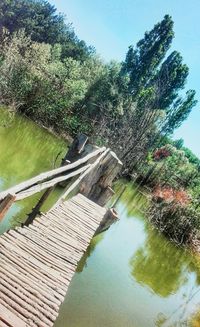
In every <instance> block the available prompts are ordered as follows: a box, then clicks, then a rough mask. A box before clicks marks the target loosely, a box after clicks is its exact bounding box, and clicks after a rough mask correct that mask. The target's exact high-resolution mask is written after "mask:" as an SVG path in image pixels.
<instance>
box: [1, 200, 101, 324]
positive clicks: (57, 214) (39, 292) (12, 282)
mask: <svg viewBox="0 0 200 327" xmlns="http://www.w3.org/2000/svg"><path fill="white" fill-rule="evenodd" d="M106 212H107V210H106V209H105V208H102V207H100V206H99V205H97V204H95V203H93V202H92V201H90V200H88V199H87V198H85V197H84V196H83V195H81V194H78V195H76V196H75V197H74V198H72V199H71V200H69V201H66V202H61V203H60V204H59V205H57V206H56V207H55V208H54V209H52V210H50V211H49V212H48V213H46V214H42V215H41V216H40V217H37V218H36V220H35V221H34V222H33V224H31V225H30V226H29V227H24V228H21V227H19V228H16V229H15V230H11V231H9V232H8V233H5V234H3V235H2V236H0V327H1V326H2V327H4V326H9V327H25V326H26V327H37V326H38V327H51V326H53V324H54V322H55V320H56V317H57V315H58V311H59V307H60V304H61V303H62V302H63V300H64V297H65V294H66V292H67V289H68V286H69V283H70V281H71V278H72V276H73V274H74V272H75V270H76V267H77V264H78V262H79V260H80V258H81V257H82V255H83V253H84V252H85V251H86V249H87V246H88V245H89V243H90V240H91V238H92V236H93V235H94V233H95V231H96V230H97V228H98V226H99V224H100V223H101V221H102V220H103V218H104V216H105V215H106Z"/></svg>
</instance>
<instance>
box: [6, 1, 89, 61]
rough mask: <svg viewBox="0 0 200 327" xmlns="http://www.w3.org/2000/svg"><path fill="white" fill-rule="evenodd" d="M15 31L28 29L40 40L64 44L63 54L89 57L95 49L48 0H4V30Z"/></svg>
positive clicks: (33, 37) (81, 57) (28, 32)
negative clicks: (77, 33) (87, 43)
mask: <svg viewBox="0 0 200 327" xmlns="http://www.w3.org/2000/svg"><path fill="white" fill-rule="evenodd" d="M3 28H6V29H8V31H9V32H10V33H11V34H13V33H14V32H17V31H19V30H20V29H24V30H25V33H26V35H28V36H30V37H31V39H32V40H33V41H36V42H39V43H42V42H44V43H49V44H51V45H54V44H56V43H60V44H62V55H63V58H64V57H73V58H76V59H79V60H85V59H86V58H87V57H88V56H90V54H91V53H92V52H93V51H94V49H93V48H92V47H87V45H86V43H85V42H84V41H81V40H79V39H78V37H77V36H76V34H75V32H74V30H73V28H72V25H71V24H66V23H65V17H64V16H63V15H62V14H57V12H56V8H55V7H54V6H53V5H51V4H50V3H49V2H48V1H46V0H1V2H0V31H1V32H2V30H3Z"/></svg>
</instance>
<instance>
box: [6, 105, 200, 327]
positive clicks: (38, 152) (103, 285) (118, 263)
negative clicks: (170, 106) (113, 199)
mask: <svg viewBox="0 0 200 327" xmlns="http://www.w3.org/2000/svg"><path fill="white" fill-rule="evenodd" d="M0 150H1V152H0V153H1V156H0V190H4V189H6V188H8V187H10V186H12V185H14V184H16V183H17V182H20V181H22V180H24V179H26V178H28V177H32V176H34V175H35V174H37V173H39V172H41V171H44V170H48V169H51V168H53V166H54V161H55V158H56V156H57V154H58V153H59V152H61V154H60V156H59V159H58V161H57V165H59V163H60V160H61V157H62V155H63V154H64V153H65V151H66V144H65V142H63V141H62V140H60V139H57V138H55V137H54V136H52V135H51V134H49V133H48V132H47V131H45V130H43V129H41V128H39V127H38V126H36V125H35V124H33V123H32V122H30V121H29V120H27V119H25V118H23V117H18V116H16V117H15V118H14V119H11V118H10V117H9V116H8V114H7V112H5V111H3V110H0ZM122 186H123V182H122V181H120V182H118V183H117V184H116V185H115V190H116V194H118V193H120V191H121V189H122ZM60 192H61V190H59V189H57V190H56V191H55V192H54V194H52V197H51V198H50V199H49V201H48V203H47V204H46V207H50V205H51V204H52V203H53V202H54V201H55V199H56V198H57V197H58V195H59V194H60ZM38 198H39V195H36V196H35V197H31V198H29V199H26V201H20V202H17V203H16V204H15V205H14V206H12V208H11V209H10V211H9V213H8V214H7V215H6V217H5V218H4V220H3V221H1V222H0V232H1V233H2V232H3V231H5V230H7V229H9V228H10V227H13V226H15V225H16V224H18V223H19V222H21V221H24V219H25V217H26V214H27V213H29V212H30V210H31V208H32V207H33V205H34V204H35V203H36V201H37V199H38ZM145 206H146V201H145V199H144V197H143V196H142V195H141V194H140V193H139V192H138V190H136V188H135V187H134V186H133V185H131V184H128V185H127V188H126V191H125V192H124V194H123V196H122V198H121V200H120V202H118V204H117V210H118V213H119V217H120V221H119V222H117V223H116V224H115V225H113V226H112V227H111V228H110V230H108V231H107V232H106V233H104V234H101V235H99V236H97V237H96V238H94V239H93V241H92V243H91V245H90V247H89V248H88V250H87V253H86V255H85V256H84V257H83V258H82V260H81V262H80V264H79V267H78V270H77V272H76V274H75V276H74V278H73V280H72V283H71V285H70V287H69V290H68V293H67V296H66V299H65V302H64V303H63V305H62V307H61V309H60V315H59V317H58V319H57V321H56V323H55V327H153V326H157V327H161V326H162V327H172V326H173V327H174V326H187V325H188V324H187V321H188V320H189V319H190V317H191V315H192V314H193V313H195V312H197V311H198V308H199V303H200V260H199V259H197V258H195V257H194V256H192V255H191V254H190V253H188V252H187V251H184V250H183V249H179V248H177V247H175V246H174V245H172V244H171V243H170V242H168V241H167V240H166V239H165V238H164V237H162V236H161V235H160V234H159V233H158V232H157V231H155V230H153V229H152V228H151V226H150V225H149V223H148V222H147V220H146V219H145V218H144V217H143V215H142V213H141V210H139V209H143V208H144V207H145ZM44 209H45V208H44ZM197 326H200V324H198V323H197V324H196V325H193V327H197Z"/></svg>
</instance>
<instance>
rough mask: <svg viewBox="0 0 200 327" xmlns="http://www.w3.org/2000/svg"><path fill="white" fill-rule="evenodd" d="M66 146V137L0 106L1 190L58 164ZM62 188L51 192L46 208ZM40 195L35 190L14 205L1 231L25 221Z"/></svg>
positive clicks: (0, 224)
mask: <svg viewBox="0 0 200 327" xmlns="http://www.w3.org/2000/svg"><path fill="white" fill-rule="evenodd" d="M66 150H67V144H66V142H64V141H63V140H61V139H59V138H56V137H55V136H53V135H52V134H50V133H49V132H47V131H46V130H44V129H42V128H40V127H38V126H37V125H36V124H34V123H33V122H31V121H30V120H28V119H26V118H24V117H19V116H17V115H16V116H15V117H13V116H12V115H10V114H8V111H7V110H3V108H1V107H0V191H2V190H5V189H7V188H9V187H10V186H13V185H16V184H17V183H19V182H22V181H23V180H26V179H27V178H30V177H33V176H35V175H37V174H38V173H40V172H44V171H47V170H49V169H52V168H54V166H55V165H56V166H58V165H59V164H60V162H61V158H62V156H63V155H64V154H65V153H66ZM59 153H60V155H59V156H58V159H57V160H56V163H55V159H56V157H57V155H58V154H59ZM60 192H61V190H60V189H59V188H57V189H56V190H55V191H54V192H53V193H52V195H51V197H49V199H48V201H47V202H46V203H45V208H44V210H45V209H48V208H49V207H50V206H51V205H52V204H53V203H54V202H55V200H56V199H57V198H58V196H59V194H60ZM40 196H41V194H36V195H34V196H32V197H30V198H27V199H25V200H23V201H19V202H16V203H15V204H14V205H12V207H11V208H10V210H9V211H8V213H7V215H6V216H5V217H4V219H3V220H2V221H0V233H3V232H4V231H6V230H7V229H9V228H11V227H13V226H15V225H16V224H19V223H20V222H23V221H24V220H25V219H26V217H27V214H28V213H30V211H31V209H32V208H33V206H34V205H35V204H36V203H37V201H38V199H39V198H40Z"/></svg>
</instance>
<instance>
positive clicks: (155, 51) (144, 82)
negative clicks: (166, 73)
mask: <svg viewBox="0 0 200 327" xmlns="http://www.w3.org/2000/svg"><path fill="white" fill-rule="evenodd" d="M173 37H174V32H173V21H172V18H171V17H170V16H169V15H166V16H165V17H164V19H163V20H162V21H161V22H160V23H158V24H156V25H155V26H154V28H153V29H152V30H151V31H150V32H146V33H145V36H144V38H143V39H141V40H140V41H139V42H138V43H137V45H136V48H135V49H134V47H133V46H130V47H129V50H128V52H127V55H126V59H125V61H124V63H123V66H122V71H121V73H122V74H128V75H129V77H130V82H129V92H130V93H131V94H132V95H133V96H137V95H138V94H139V93H140V91H141V90H142V89H143V88H146V87H147V86H148V85H149V82H150V81H151V80H152V78H153V77H154V75H155V72H156V69H157V68H158V66H159V65H160V63H161V62H162V60H163V58H164V57H165V55H166V52H167V50H168V49H169V47H170V45H171V42H172V39H173Z"/></svg>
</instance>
